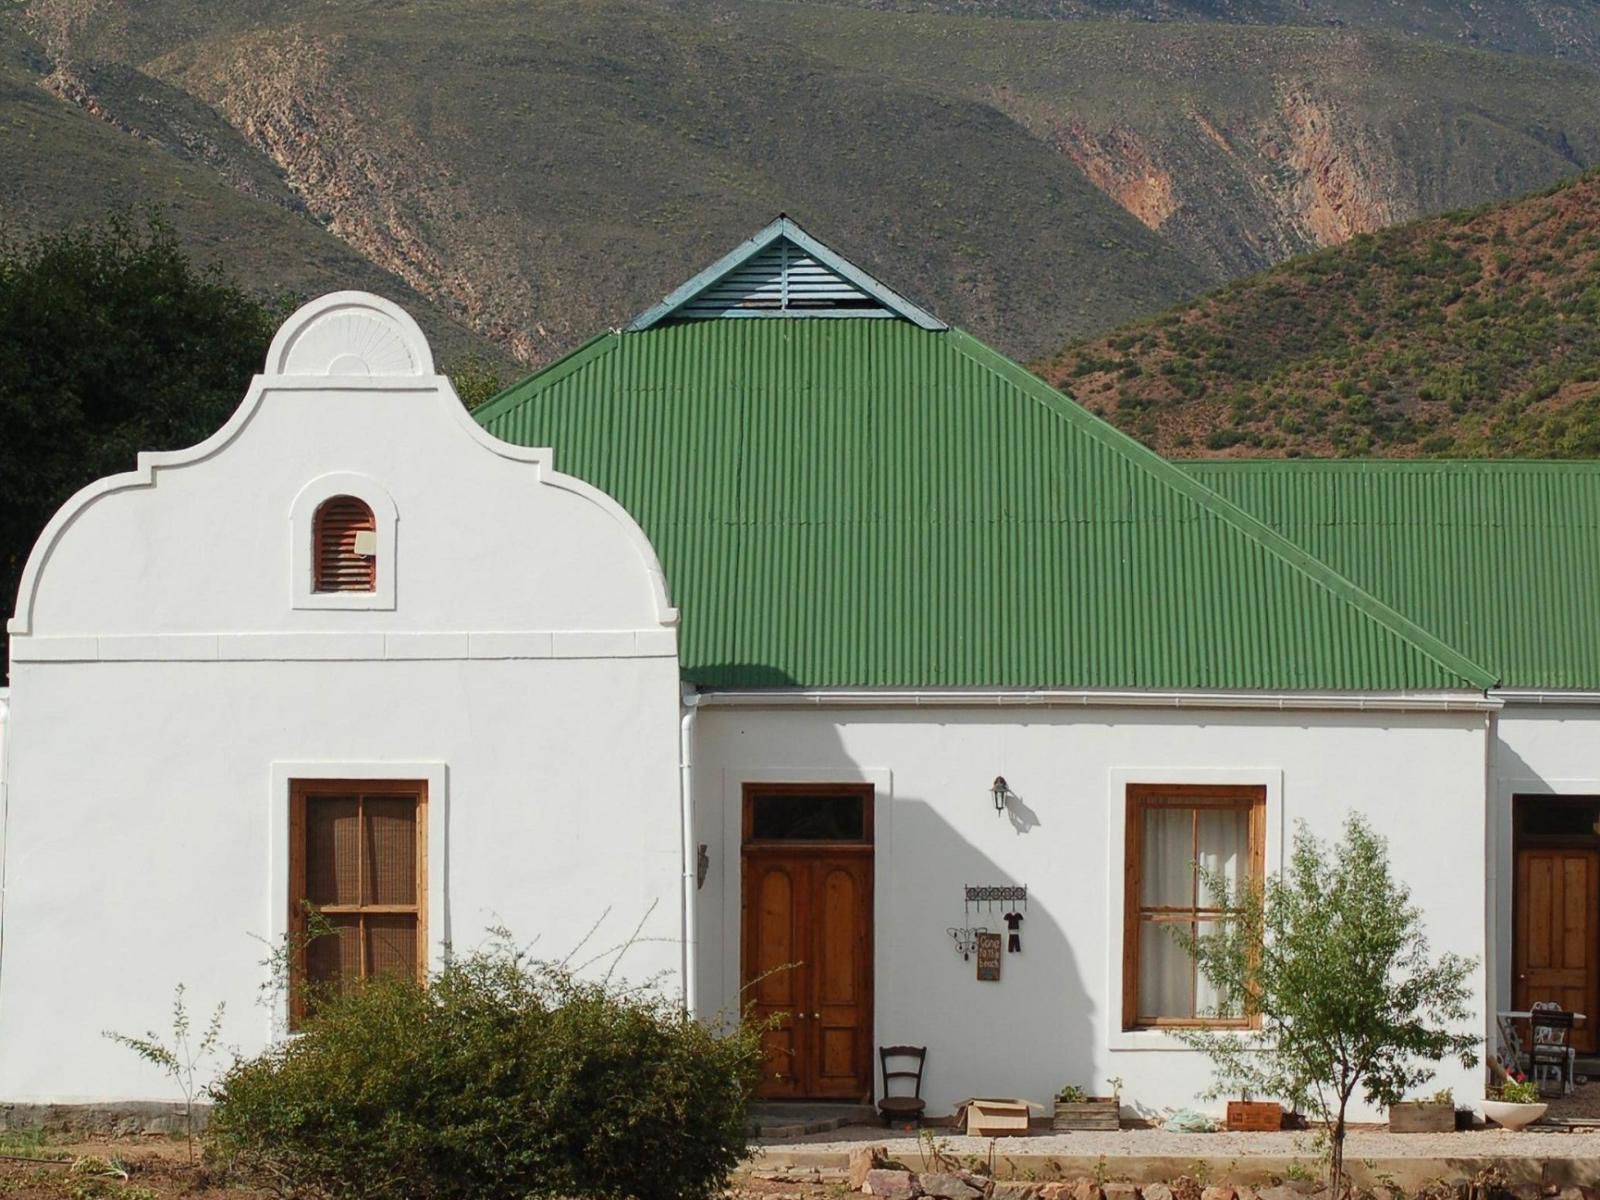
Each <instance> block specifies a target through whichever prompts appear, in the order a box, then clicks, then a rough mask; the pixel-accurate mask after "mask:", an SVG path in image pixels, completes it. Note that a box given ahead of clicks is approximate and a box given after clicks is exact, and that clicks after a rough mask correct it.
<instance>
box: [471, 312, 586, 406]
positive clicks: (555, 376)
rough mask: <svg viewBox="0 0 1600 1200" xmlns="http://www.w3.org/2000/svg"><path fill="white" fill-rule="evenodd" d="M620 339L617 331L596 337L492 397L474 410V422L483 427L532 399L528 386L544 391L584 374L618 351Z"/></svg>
mask: <svg viewBox="0 0 1600 1200" xmlns="http://www.w3.org/2000/svg"><path fill="white" fill-rule="evenodd" d="M616 337H617V332H616V330H614V329H608V330H606V331H605V332H604V333H597V334H595V335H594V336H593V337H592V338H590V339H589V340H588V341H586V342H584V343H583V345H581V346H579V347H578V348H577V349H576V350H569V351H567V352H566V353H565V354H563V355H562V356H561V357H560V358H558V359H555V360H554V361H552V362H547V363H545V365H544V366H542V367H540V368H539V369H538V370H536V371H533V372H532V373H531V374H528V375H524V376H523V377H522V378H521V379H519V380H517V381H516V382H515V383H513V384H509V385H508V386H506V387H505V388H503V389H501V390H500V391H498V392H496V393H495V394H494V395H493V396H490V397H489V398H488V399H487V400H485V401H484V402H483V403H482V404H480V405H478V407H477V408H475V409H473V410H472V416H473V419H474V420H476V421H477V422H478V423H479V424H480V425H481V424H483V422H485V421H487V420H488V419H489V418H491V417H498V416H499V415H500V414H501V412H503V411H504V410H505V409H507V408H509V407H511V405H512V404H513V403H518V404H520V403H521V402H522V401H523V400H524V399H526V398H527V396H528V385H529V384H531V383H534V382H535V381H537V382H538V384H539V387H540V388H546V387H549V386H550V385H551V384H553V383H557V382H559V381H560V380H562V379H565V378H566V377H567V376H568V375H571V374H572V373H573V372H574V371H579V370H582V369H583V368H584V367H586V366H587V365H588V364H589V363H590V362H592V361H593V360H594V359H596V358H599V357H601V356H602V355H605V354H609V353H611V351H613V350H615V349H616V348H617V343H616ZM535 390H537V389H535Z"/></svg>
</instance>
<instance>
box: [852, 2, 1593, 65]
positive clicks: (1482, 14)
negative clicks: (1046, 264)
mask: <svg viewBox="0 0 1600 1200" xmlns="http://www.w3.org/2000/svg"><path fill="white" fill-rule="evenodd" d="M855 2H857V3H860V4H861V5H862V6H864V7H868V8H874V9H890V10H900V11H906V12H945V13H964V14H967V15H972V16H990V17H1002V18H1008V19H1019V18H1020V19H1030V20H1055V21H1073V20H1078V21H1081V20H1124V21H1160V22H1170V21H1215V22H1222V23H1226V24H1231V25H1300V26H1308V27H1311V28H1319V27H1325V28H1333V29H1362V30H1367V31H1369V32H1374V33H1385V34H1390V35H1393V36H1397V37H1406V38H1416V39H1420V40H1425V41H1434V42H1440V43H1443V44H1445V45H1451V46H1464V47H1469V48H1472V49H1480V50H1495V51H1500V52H1502V53H1508V54H1531V55H1541V56H1545V57H1550V58H1569V59H1575V60H1578V61H1580V62H1587V63H1589V64H1591V65H1593V64H1600V7H1596V6H1595V5H1593V4H1585V3H1583V2H1582V0H1577V2H1571V0H1404V2H1403V3H1394V0H855Z"/></svg>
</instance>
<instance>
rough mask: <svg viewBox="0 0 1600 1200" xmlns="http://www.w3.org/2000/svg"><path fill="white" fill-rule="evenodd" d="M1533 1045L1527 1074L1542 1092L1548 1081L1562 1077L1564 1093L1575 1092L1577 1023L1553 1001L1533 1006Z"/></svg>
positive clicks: (1529, 1048)
mask: <svg viewBox="0 0 1600 1200" xmlns="http://www.w3.org/2000/svg"><path fill="white" fill-rule="evenodd" d="M1530 1011H1531V1012H1532V1014H1533V1015H1532V1020H1531V1022H1530V1023H1531V1024H1532V1026H1533V1044H1532V1045H1530V1046H1529V1047H1528V1074H1529V1075H1531V1076H1532V1077H1533V1081H1534V1082H1535V1083H1537V1084H1538V1085H1539V1087H1540V1090H1541V1091H1542V1090H1543V1089H1544V1083H1545V1080H1547V1079H1549V1078H1550V1077H1551V1075H1556V1076H1559V1078H1560V1080H1561V1090H1562V1092H1563V1093H1567V1094H1570V1093H1571V1092H1572V1075H1573V1071H1574V1069H1575V1068H1576V1066H1577V1058H1578V1052H1577V1051H1576V1050H1575V1049H1573V1047H1572V1026H1573V1022H1574V1021H1576V1020H1577V1018H1576V1016H1575V1015H1574V1014H1573V1013H1570V1012H1567V1011H1565V1010H1564V1009H1563V1008H1562V1007H1561V1006H1560V1005H1559V1004H1557V1003H1556V1002H1555V1001H1554V1000H1541V1001H1539V1002H1538V1003H1537V1004H1533V1005H1531V1006H1530Z"/></svg>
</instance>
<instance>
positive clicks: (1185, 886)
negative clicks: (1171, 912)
mask: <svg viewBox="0 0 1600 1200" xmlns="http://www.w3.org/2000/svg"><path fill="white" fill-rule="evenodd" d="M1193 860H1194V810H1193V809H1189V808H1147V809H1145V810H1144V863H1143V869H1142V870H1141V871H1140V881H1141V889H1142V890H1143V892H1144V895H1143V896H1141V897H1140V898H1139V903H1140V904H1142V905H1143V906H1144V907H1146V908H1157V907H1160V908H1188V907H1189V906H1190V905H1191V904H1193V903H1194V867H1193V866H1192V865H1191V863H1192V862H1193Z"/></svg>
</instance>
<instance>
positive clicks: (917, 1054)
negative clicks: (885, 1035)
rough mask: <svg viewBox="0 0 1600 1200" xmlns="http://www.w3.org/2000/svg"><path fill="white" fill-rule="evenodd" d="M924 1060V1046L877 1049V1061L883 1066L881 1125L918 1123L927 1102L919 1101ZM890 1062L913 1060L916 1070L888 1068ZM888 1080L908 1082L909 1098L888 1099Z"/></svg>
mask: <svg viewBox="0 0 1600 1200" xmlns="http://www.w3.org/2000/svg"><path fill="white" fill-rule="evenodd" d="M927 1057H928V1048H927V1047H926V1046H880V1047H878V1059H879V1062H880V1063H881V1064H882V1066H883V1098H882V1099H881V1100H879V1101H878V1112H879V1113H880V1114H882V1116H883V1123H884V1124H885V1125H891V1124H893V1123H894V1122H895V1121H912V1122H915V1123H917V1124H921V1123H922V1113H923V1110H924V1109H926V1108H927V1107H928V1102H927V1101H926V1100H924V1099H923V1098H922V1064H923V1062H924V1061H925V1060H926V1059H927ZM890 1059H905V1060H908V1061H909V1060H915V1062H916V1064H917V1066H916V1070H912V1069H911V1068H910V1067H902V1068H900V1069H899V1070H894V1071H891V1070H890V1069H889V1060H890ZM891 1079H909V1080H911V1081H912V1082H911V1095H909V1096H891V1095H890V1094H889V1086H890V1085H889V1081H890V1080H891Z"/></svg>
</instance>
